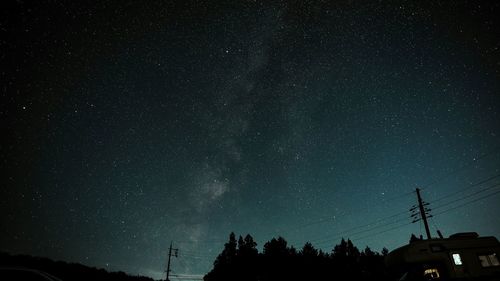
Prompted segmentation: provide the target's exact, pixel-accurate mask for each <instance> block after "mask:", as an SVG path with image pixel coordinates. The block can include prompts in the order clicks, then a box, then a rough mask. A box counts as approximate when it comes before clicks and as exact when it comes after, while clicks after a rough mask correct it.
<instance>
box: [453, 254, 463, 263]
mask: <svg viewBox="0 0 500 281" xmlns="http://www.w3.org/2000/svg"><path fill="white" fill-rule="evenodd" d="M451 256H452V257H453V263H455V265H462V257H460V254H457V253H455V254H452V255H451Z"/></svg>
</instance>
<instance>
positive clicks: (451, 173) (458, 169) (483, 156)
mask: <svg viewBox="0 0 500 281" xmlns="http://www.w3.org/2000/svg"><path fill="white" fill-rule="evenodd" d="M498 149H500V146H497V147H495V148H493V149H491V150H490V151H488V152H486V153H483V154H482V155H480V156H479V157H477V158H473V159H472V161H469V162H467V163H466V164H464V165H462V166H460V167H458V168H457V169H455V170H454V171H451V172H450V173H448V174H446V175H444V176H442V177H439V178H438V179H436V180H434V181H431V182H430V183H427V184H426V185H424V186H423V187H422V188H421V189H422V190H424V189H427V188H429V187H430V186H433V185H435V184H436V183H439V182H441V181H443V180H445V179H446V178H449V177H451V176H452V175H454V174H456V173H458V172H461V171H463V170H465V168H467V167H469V166H470V165H472V164H473V163H476V162H477V161H479V160H482V159H483V158H486V157H489V156H491V155H494V153H495V152H497V150H498Z"/></svg>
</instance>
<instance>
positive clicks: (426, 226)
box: [167, 188, 431, 281]
mask: <svg viewBox="0 0 500 281" xmlns="http://www.w3.org/2000/svg"><path fill="white" fill-rule="evenodd" d="M417 198H418V208H419V209H420V217H421V218H422V220H423V221H424V226H425V233H426V234H427V239H431V232H430V231H429V225H428V224H427V215H426V213H425V212H426V210H425V208H424V203H423V202H422V198H421V197H420V189H419V188H417ZM426 204H428V203H426ZM167 281H168V280H167Z"/></svg>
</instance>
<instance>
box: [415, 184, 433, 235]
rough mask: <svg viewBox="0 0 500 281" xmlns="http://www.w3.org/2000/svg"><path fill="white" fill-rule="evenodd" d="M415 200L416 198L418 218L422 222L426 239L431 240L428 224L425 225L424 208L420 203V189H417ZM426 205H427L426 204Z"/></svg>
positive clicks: (425, 215)
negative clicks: (418, 210) (418, 211)
mask: <svg viewBox="0 0 500 281" xmlns="http://www.w3.org/2000/svg"><path fill="white" fill-rule="evenodd" d="M417 198H418V208H419V209H420V217H421V218H422V221H424V226H425V233H426V234H427V239H431V232H430V231H429V224H427V214H426V213H425V212H426V210H425V208H424V203H423V202H422V198H421V197H420V189H419V188H417ZM426 204H428V203H426Z"/></svg>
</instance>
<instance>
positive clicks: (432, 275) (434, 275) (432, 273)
mask: <svg viewBox="0 0 500 281" xmlns="http://www.w3.org/2000/svg"><path fill="white" fill-rule="evenodd" d="M424 277H425V278H426V279H427V280H434V279H439V271H438V270H437V268H428V269H426V270H425V271H424Z"/></svg>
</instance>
